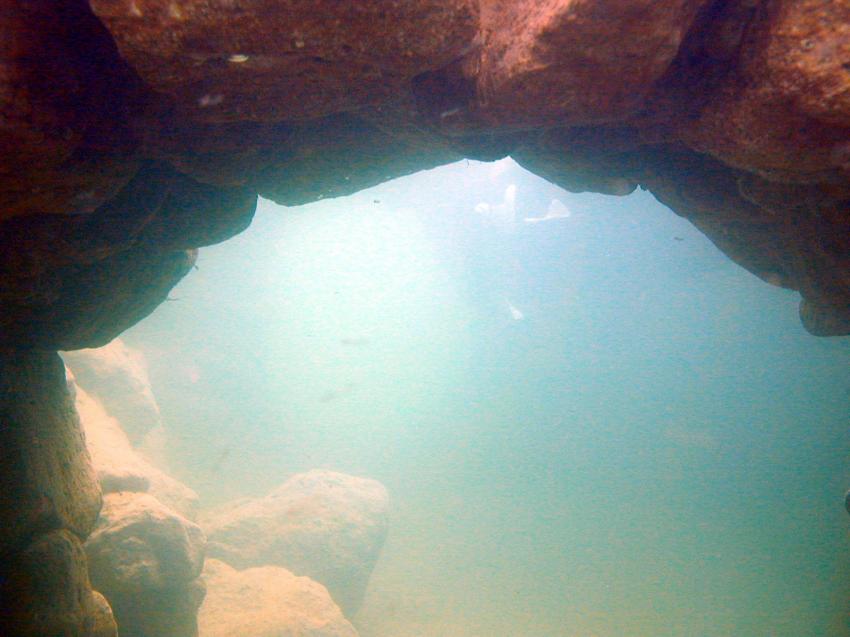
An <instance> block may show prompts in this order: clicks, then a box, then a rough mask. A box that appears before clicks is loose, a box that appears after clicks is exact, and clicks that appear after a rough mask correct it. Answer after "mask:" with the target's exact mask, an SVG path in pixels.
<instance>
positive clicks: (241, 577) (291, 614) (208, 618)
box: [198, 559, 357, 637]
mask: <svg viewBox="0 0 850 637" xmlns="http://www.w3.org/2000/svg"><path fill="white" fill-rule="evenodd" d="M203 578H204V580H205V581H206V585H207V596H206V599H205V600H204V603H203V605H202V606H201V610H200V612H199V613H198V629H199V636H200V637H233V636H234V635H239V637H357V631H356V630H355V629H354V627H353V626H352V625H351V624H350V623H349V622H348V621H347V620H346V619H345V617H343V615H342V612H341V611H340V609H339V607H338V606H337V605H336V604H335V603H334V601H333V600H332V599H331V597H330V595H329V594H328V591H327V589H325V587H324V586H322V585H321V584H318V583H317V582H314V581H313V580H311V579H309V578H307V577H298V576H296V575H294V574H293V573H291V572H290V571H288V570H286V569H284V568H280V567H278V566H262V567H259V568H249V569H246V570H244V571H237V570H236V569H234V568H232V567H230V566H228V565H227V564H225V563H224V562H220V561H219V560H214V559H209V560H207V561H206V564H205V565H204V575H203Z"/></svg>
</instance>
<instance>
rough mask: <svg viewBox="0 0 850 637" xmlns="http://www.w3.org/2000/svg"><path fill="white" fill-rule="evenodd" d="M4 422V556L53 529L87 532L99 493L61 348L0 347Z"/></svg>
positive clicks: (0, 484)
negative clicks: (56, 350)
mask: <svg viewBox="0 0 850 637" xmlns="http://www.w3.org/2000/svg"><path fill="white" fill-rule="evenodd" d="M0 423H2V426H0V466H2V468H3V470H2V472H0V556H2V555H7V554H10V553H12V552H15V551H17V550H20V549H22V548H23V547H24V546H25V545H26V544H27V543H29V542H30V541H31V539H32V538H33V537H34V536H36V535H38V534H40V533H44V532H45V531H49V530H52V529H59V528H65V529H68V530H70V531H71V532H73V533H74V534H75V535H76V536H77V537H79V538H81V539H84V538H85V537H86V536H87V535H88V534H89V532H90V531H91V529H92V528H93V527H94V523H95V520H96V519H97V515H98V512H99V511H100V506H101V494H100V487H99V486H98V484H97V478H96V476H95V474H94V471H93V469H92V467H91V463H90V460H89V454H88V451H87V450H86V446H85V441H84V439H83V434H82V431H81V429H80V421H79V419H78V418H77V414H76V412H75V411H74V404H73V402H72V401H71V398H70V396H69V395H68V391H67V389H66V385H65V367H64V365H63V364H62V360H61V359H60V358H59V355H58V354H52V353H42V352H26V351H15V352H8V353H6V352H4V353H2V354H0ZM2 561H3V560H2V559H0V562H2Z"/></svg>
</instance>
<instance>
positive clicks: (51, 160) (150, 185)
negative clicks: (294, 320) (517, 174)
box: [0, 0, 850, 349]
mask: <svg viewBox="0 0 850 637" xmlns="http://www.w3.org/2000/svg"><path fill="white" fill-rule="evenodd" d="M5 5H7V6H6V11H4V12H3V13H2V17H0V21H2V22H4V23H5V24H4V28H5V30H6V32H8V33H12V34H13V35H14V37H12V38H11V39H10V40H9V41H8V42H7V43H6V45H5V46H4V47H3V49H2V50H0V61H2V64H0V68H2V69H3V71H4V72H3V73H2V74H0V107H2V109H3V114H4V118H3V120H2V122H0V148H3V150H4V152H3V159H2V161H0V202H2V206H0V244H2V247H3V249H2V251H0V299H2V300H3V307H4V309H3V313H2V316H0V327H2V331H0V342H2V344H3V345H4V346H16V347H35V348H39V349H75V348H80V347H87V346H93V345H98V344H102V343H104V342H106V341H108V340H110V339H111V338H113V337H114V336H116V335H117V334H118V333H120V332H121V331H122V330H123V329H126V328H127V327H129V326H130V325H132V324H133V323H134V322H136V321H138V320H139V319H141V318H142V317H143V316H145V315H146V314H148V313H149V312H150V311H152V310H153V309H154V308H155V307H156V306H157V305H158V304H159V303H160V302H161V301H162V300H164V298H165V297H166V295H167V293H168V290H169V289H170V288H171V287H172V286H173V285H174V284H175V283H176V282H177V281H178V280H179V279H180V278H181V277H182V276H183V275H185V273H186V272H188V271H189V270H190V268H191V265H192V263H193V252H192V250H194V249H195V248H197V247H200V246H203V245H208V244H210V243H214V242H217V241H221V240H224V239H226V238H227V237H228V236H231V235H233V234H236V233H237V232H239V231H241V230H242V229H244V228H245V227H246V226H247V224H248V223H250V219H251V216H252V214H253V210H254V206H255V204H256V196H257V195H258V194H259V195H261V196H264V197H268V198H270V199H273V200H274V201H277V202H279V203H281V204H284V205H296V204H301V203H307V202H309V201H315V200H317V199H321V198H327V197H335V196H342V195H346V194H350V193H353V192H356V191H357V190H360V189H362V188H365V187H368V186H371V185H375V184H377V183H380V182H382V181H385V180H387V179H390V178H395V177H398V176H401V175H405V174H409V173H413V172H416V171H418V170H423V169H427V168H431V167H434V166H437V165H440V164H444V163H448V162H451V161H455V160H457V159H461V158H463V157H467V158H478V159H485V160H493V159H498V158H501V157H504V156H506V155H508V154H510V155H511V156H513V157H514V158H515V159H516V160H517V161H518V162H519V163H520V164H521V165H523V166H524V167H526V168H528V169H529V170H531V171H532V172H535V173H537V174H539V175H541V176H543V177H545V178H546V179H548V180H550V181H552V182H553V183H555V184H558V185H560V186H562V187H565V188H567V189H569V190H573V191H594V192H602V193H607V194H626V193H628V192H630V191H631V190H632V189H634V188H635V187H637V186H640V187H643V188H646V189H648V190H650V191H651V192H652V193H653V194H654V195H655V196H656V198H658V199H659V200H660V201H662V203H664V204H666V205H668V206H669V207H670V208H672V209H673V210H674V211H675V212H677V213H678V214H680V215H682V216H684V217H686V218H688V219H689V220H691V221H692V222H693V223H694V224H695V225H696V226H697V227H698V228H699V229H700V230H701V231H702V232H704V233H705V234H706V235H707V236H708V237H709V238H710V239H711V240H712V241H713V242H714V243H715V244H716V245H717V246H718V247H719V248H720V249H721V250H723V251H724V252H725V253H726V254H727V255H728V256H730V258H732V259H733V260H735V261H736V262H737V263H739V264H741V265H742V266H744V267H746V268H747V269H749V270H750V271H752V272H754V273H755V274H756V275H758V276H760V277H761V278H763V279H764V280H766V281H768V282H771V283H775V284H779V285H782V286H784V287H788V288H793V289H796V290H799V291H800V293H801V294H802V296H803V302H802V304H801V318H802V320H803V324H804V325H805V326H806V328H807V329H808V330H809V331H810V332H812V333H814V334H819V335H837V334H848V333H850V162H848V160H847V157H848V156H850V151H849V150H848V148H850V110H848V108H847V103H848V101H847V100H848V95H850V73H848V72H847V70H846V69H845V68H844V66H843V62H842V60H846V59H848V55H850V35H848V33H847V30H848V29H850V27H848V26H847V25H848V24H850V16H848V15H846V14H847V11H848V9H847V8H846V7H843V6H840V5H836V4H824V3H819V2H815V1H814V0H778V1H776V2H770V3H764V2H757V1H755V0H664V1H661V2H659V1H657V0H655V1H653V0H628V1H627V2H620V1H617V2H613V1H612V0H552V1H551V2H546V3H529V2H524V1H522V0H511V1H507V0H481V1H480V2H473V1H472V0H421V1H419V2H405V3H386V2H382V1H378V0H367V1H364V2H356V3H355V2H352V3H339V2H324V1H313V2H310V1H307V0H286V1H284V2H281V1H274V2H273V1H271V0H183V1H178V0H90V1H89V2H85V1H83V0H63V1H62V2H59V3H52V2H51V3H48V2H45V1H44V0H37V1H36V2H32V3H27V4H26V5H21V4H19V3H13V2H11V1H8V2H5Z"/></svg>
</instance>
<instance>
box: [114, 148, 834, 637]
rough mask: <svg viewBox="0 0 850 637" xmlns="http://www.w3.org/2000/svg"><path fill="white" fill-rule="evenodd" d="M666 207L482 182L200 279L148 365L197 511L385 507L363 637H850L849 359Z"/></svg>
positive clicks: (352, 213) (294, 228)
mask: <svg viewBox="0 0 850 637" xmlns="http://www.w3.org/2000/svg"><path fill="white" fill-rule="evenodd" d="M798 299H799V297H798V295H797V294H796V293H794V292H791V291H788V290H783V289H780V288H776V287H772V286H770V285H768V284H766V283H764V282H762V281H761V280H759V279H757V278H756V277H755V276H753V275H751V274H749V273H748V272H746V271H745V270H743V269H742V268H740V267H738V266H737V265H735V264H734V263H732V262H731V261H730V260H729V259H728V258H726V257H725V256H724V255H723V254H722V253H720V252H719V251H718V250H717V249H716V248H715V247H714V246H713V245H712V244H711V243H710V242H709V241H708V240H707V239H706V238H705V237H704V236H703V235H702V234H700V233H699V232H698V231H697V230H696V229H695V228H694V227H693V226H692V225H691V224H690V223H688V222H687V221H685V220H684V219H681V218H679V217H677V216H676V215H674V214H673V213H672V212H670V211H669V210H668V209H666V208H665V207H663V206H662V205H660V204H659V203H658V202H656V201H655V199H654V198H653V197H652V196H651V195H649V194H648V193H645V192H640V191H639V192H636V193H634V194H632V195H630V196H628V197H623V198H613V197H605V196H602V195H589V194H582V195H579V194H571V193H567V192H565V191H563V190H561V189H559V188H557V187H555V186H553V185H551V184H549V183H547V182H545V181H543V180H541V179H540V178H538V177H535V176H533V175H531V174H530V173H528V172H526V171H524V170H523V169H521V168H520V167H519V166H518V165H517V164H515V163H514V162H512V161H511V160H509V159H507V160H502V161H500V162H495V163H490V164H487V163H478V162H471V161H470V162H460V163H457V164H453V165H449V166H444V167H441V168H438V169H435V170H432V171H427V172H422V173H418V174H416V175H412V176H408V177H405V178H402V179H397V180H394V181H391V182H388V183H385V184H383V185H380V186H378V187H375V188H371V189H369V190H365V191H362V192H360V193H358V194H356V195H353V196H350V197H345V198H339V199H333V200H326V201H320V202H317V203H314V204H310V205H305V206H301V207H297V208H284V207H280V206H276V205H275V204H273V203H271V202H269V201H261V203H260V206H259V209H258V212H257V216H256V219H255V220H254V223H253V225H252V226H251V227H250V228H249V229H248V230H247V231H245V232H244V233H242V234H241V235H239V236H237V237H235V238H233V239H232V240H230V241H228V242H226V243H223V244H220V245H217V246H213V247H210V248H206V249H203V250H201V252H200V257H199V260H198V269H197V271H193V272H191V273H190V274H189V275H188V276H187V277H186V278H185V279H184V280H183V282H181V283H180V285H179V286H178V287H177V288H175V289H174V290H173V291H172V293H171V300H170V302H167V303H164V304H163V305H162V306H161V307H160V308H159V309H158V310H157V311H156V312H155V313H154V314H153V315H152V316H151V317H149V318H148V319H146V320H145V321H143V322H142V323H140V324H139V325H137V326H136V327H134V328H133V329H132V330H130V331H128V332H127V333H126V334H125V336H124V338H125V340H126V341H127V343H128V344H130V345H132V346H133V347H136V348H139V349H141V350H142V351H144V353H145V355H146V356H147V359H148V361H149V365H150V371H151V379H152V383H153V388H154V392H155V393H156V395H157V398H158V400H159V403H160V407H161V410H162V415H163V419H164V421H165V424H166V427H167V429H168V431H169V436H170V438H169V440H170V442H169V447H168V456H169V461H170V464H171V468H172V470H173V473H174V474H175V476H176V477H178V478H180V479H181V480H183V481H185V482H186V483H187V484H189V485H190V486H191V487H193V488H194V489H195V490H196V491H198V493H199V494H200V496H201V501H202V504H203V505H204V506H210V507H212V506H214V505H218V504H220V503H222V502H225V501H227V500H232V499H235V498H239V497H244V496H257V495H262V494H265V493H267V492H268V491H270V490H271V489H273V488H274V487H275V486H277V485H279V484H281V483H282V482H283V481H284V480H285V479H287V478H288V477H289V476H292V475H293V474H296V473H299V472H303V471H306V470H309V469H313V468H327V469H333V470H336V471H341V472H345V473H349V474H353V475H358V476H365V477H370V478H374V479H377V480H379V481H381V482H382V483H383V484H384V485H385V486H386V487H387V489H388V491H389V493H390V497H391V509H390V530H389V536H388V539H387V542H386V544H385V546H384V549H383V551H382V553H381V556H380V559H379V561H378V564H377V567H376V569H375V571H374V573H373V575H372V578H371V583H370V586H369V590H368V592H367V596H366V601H365V603H364V605H363V607H362V608H361V610H360V611H359V612H358V613H357V615H355V616H354V617H352V618H351V619H352V621H353V623H354V624H355V626H356V627H357V629H358V631H359V632H360V635H361V637H591V636H594V637H732V636H734V637H848V636H850V619H848V618H849V617H850V534H849V533H848V531H850V517H848V515H847V512H846V511H845V510H844V506H843V497H844V492H845V490H846V489H847V488H848V487H850V463H848V459H850V339H847V338H843V339H842V338H832V339H821V338H815V337H812V336H810V335H808V334H807V333H806V332H805V331H804V330H803V328H802V327H801V325H800V322H799V319H798V317H797V303H798Z"/></svg>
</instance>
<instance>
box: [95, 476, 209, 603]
mask: <svg viewBox="0 0 850 637" xmlns="http://www.w3.org/2000/svg"><path fill="white" fill-rule="evenodd" d="M103 500H104V501H103V509H102V510H101V512H100V518H99V519H98V522H97V526H96V527H95V529H94V531H93V532H92V534H91V537H89V539H88V541H87V542H86V553H87V554H88V557H89V567H90V570H91V577H92V581H93V582H95V583H96V588H97V589H98V590H101V591H103V592H104V594H106V595H107V598H108V597H109V595H110V593H111V592H116V591H117V592H138V591H142V590H146V589H164V588H170V587H172V586H175V585H177V584H181V583H187V582H190V581H191V580H193V579H195V578H196V577H198V575H199V574H200V572H201V568H202V566H203V560H204V544H205V538H204V534H203V531H201V529H200V527H199V526H197V525H196V524H194V523H193V522H190V521H189V520H187V519H186V518H184V517H182V516H180V515H178V514H176V513H174V512H173V511H171V510H170V509H168V508H167V507H165V506H164V505H163V504H162V503H160V502H159V500H157V499H156V498H154V497H153V496H151V495H148V494H145V493H127V492H122V493H109V494H107V495H105V496H104V499H103Z"/></svg>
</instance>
